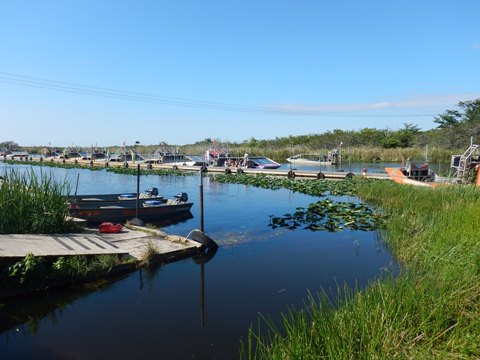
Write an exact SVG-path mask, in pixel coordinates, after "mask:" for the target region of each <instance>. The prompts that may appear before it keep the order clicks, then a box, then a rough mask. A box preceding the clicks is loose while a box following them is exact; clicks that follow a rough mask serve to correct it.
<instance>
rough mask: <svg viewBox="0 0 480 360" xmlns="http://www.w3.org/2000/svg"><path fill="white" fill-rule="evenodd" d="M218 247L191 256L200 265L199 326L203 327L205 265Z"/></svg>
mask: <svg viewBox="0 0 480 360" xmlns="http://www.w3.org/2000/svg"><path fill="white" fill-rule="evenodd" d="M217 250H218V247H213V248H207V250H206V251H205V252H202V253H200V254H197V255H194V256H193V261H194V262H195V263H196V264H198V265H200V324H201V325H202V327H204V326H205V264H206V263H208V262H209V261H210V260H212V259H213V257H214V256H215V254H216V253H217Z"/></svg>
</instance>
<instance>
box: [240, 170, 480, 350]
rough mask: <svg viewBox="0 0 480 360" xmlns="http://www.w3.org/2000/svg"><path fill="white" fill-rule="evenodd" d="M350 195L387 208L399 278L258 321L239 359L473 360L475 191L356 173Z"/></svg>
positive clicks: (479, 249)
mask: <svg viewBox="0 0 480 360" xmlns="http://www.w3.org/2000/svg"><path fill="white" fill-rule="evenodd" d="M356 192H357V194H358V195H359V196H360V197H361V198H362V199H363V200H365V201H367V202H370V203H373V204H375V205H377V206H379V207H381V208H382V209H383V211H384V212H386V213H387V214H388V215H389V218H388V220H387V223H386V229H385V230H386V234H385V238H386V239H387V242H388V244H389V245H390V247H391V249H392V251H393V253H394V255H395V256H396V257H397V259H399V260H400V261H401V263H402V264H403V269H402V272H401V274H400V276H398V277H397V278H393V277H392V278H387V279H383V280H378V281H374V282H372V283H371V284H370V285H369V286H368V287H367V288H366V289H363V290H358V291H356V290H348V289H341V291H339V294H338V296H337V298H336V299H335V304H333V303H332V301H331V297H328V296H327V294H326V293H324V292H323V293H322V292H321V293H320V294H319V295H317V296H313V295H312V296H311V297H310V299H308V302H307V304H306V305H305V307H304V308H303V309H290V310H289V311H288V312H287V314H285V315H284V316H283V324H282V325H281V326H280V327H277V326H276V325H274V324H273V322H271V321H270V320H268V319H266V320H265V321H260V325H259V327H258V329H252V330H251V331H250V334H249V338H248V339H247V340H246V341H245V343H243V345H242V348H241V358H248V359H322V358H325V359H372V358H377V359H390V358H416V359H417V358H422V359H423V358H425V359H426V358H433V357H435V358H455V359H470V358H479V357H480V282H479V280H480V242H479V241H478V235H479V234H480V222H479V219H480V207H479V205H480V189H476V188H472V187H446V188H440V189H429V188H420V187H419V188H416V187H406V186H402V185H398V184H395V183H389V182H385V181H382V182H378V181H364V180H358V181H356ZM340 294H341V295H340Z"/></svg>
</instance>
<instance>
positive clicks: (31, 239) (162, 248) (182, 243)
mask: <svg viewBox="0 0 480 360" xmlns="http://www.w3.org/2000/svg"><path fill="white" fill-rule="evenodd" d="M149 247H154V248H155V249H156V251H157V252H158V254H159V255H165V256H175V255H180V254H182V255H185V254H188V253H193V252H195V251H197V250H198V249H199V248H200V247H201V245H200V244H199V243H197V242H194V241H191V240H188V239H186V238H184V237H181V236H175V235H168V234H166V233H163V232H160V231H156V232H155V231H152V230H148V232H146V231H141V230H130V229H127V228H124V229H123V230H122V232H120V233H117V234H101V233H99V232H98V231H88V232H86V233H78V234H58V235H30V234H5V235H0V258H23V257H25V256H26V255H27V254H29V253H32V254H33V255H35V256H69V255H103V254H118V255H130V256H132V257H134V258H135V259H137V260H140V259H142V257H143V256H144V254H145V253H146V251H147V249H148V248H149Z"/></svg>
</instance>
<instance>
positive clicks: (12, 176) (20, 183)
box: [0, 170, 78, 234]
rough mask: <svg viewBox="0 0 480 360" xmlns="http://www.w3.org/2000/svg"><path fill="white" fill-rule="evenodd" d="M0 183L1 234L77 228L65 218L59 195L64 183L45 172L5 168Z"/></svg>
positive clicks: (75, 229) (56, 231) (62, 198)
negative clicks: (38, 173)
mask: <svg viewBox="0 0 480 360" xmlns="http://www.w3.org/2000/svg"><path fill="white" fill-rule="evenodd" d="M3 176H4V181H3V183H2V184H1V185H0V214H1V216H0V234H51V233H67V232H73V231H78V226H77V225H76V224H75V223H74V222H73V221H72V220H71V219H70V218H69V217H68V215H69V212H68V207H67V203H66V201H65V197H64V196H62V194H63V193H64V192H65V190H66V186H67V184H66V182H65V183H63V184H58V183H56V182H54V181H53V180H52V178H51V177H49V176H47V175H46V174H41V175H36V174H35V173H34V172H33V171H30V172H29V173H23V174H19V173H18V172H16V171H15V170H10V171H6V172H5V173H4V174H3Z"/></svg>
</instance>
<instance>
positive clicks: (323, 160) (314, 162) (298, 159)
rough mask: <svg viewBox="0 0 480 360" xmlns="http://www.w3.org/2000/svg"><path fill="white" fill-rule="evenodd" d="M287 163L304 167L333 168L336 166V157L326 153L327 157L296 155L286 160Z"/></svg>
mask: <svg viewBox="0 0 480 360" xmlns="http://www.w3.org/2000/svg"><path fill="white" fill-rule="evenodd" d="M287 161H288V162H289V163H292V164H297V165H306V166H320V165H325V166H332V165H333V166H334V165H337V164H338V157H337V154H336V153H335V154H333V153H328V154H327V155H318V154H298V155H294V156H291V157H289V158H287Z"/></svg>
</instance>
